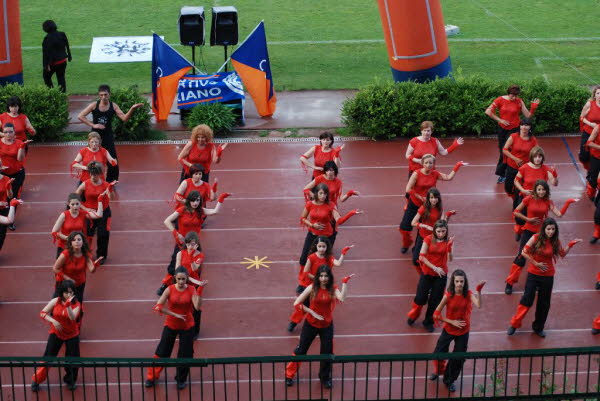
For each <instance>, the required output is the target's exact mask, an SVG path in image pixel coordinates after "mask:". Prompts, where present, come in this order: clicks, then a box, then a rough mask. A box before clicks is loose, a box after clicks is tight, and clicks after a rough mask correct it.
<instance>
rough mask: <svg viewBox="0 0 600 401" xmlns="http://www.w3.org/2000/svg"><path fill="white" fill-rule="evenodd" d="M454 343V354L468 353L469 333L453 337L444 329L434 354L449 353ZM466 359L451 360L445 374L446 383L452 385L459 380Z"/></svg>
mask: <svg viewBox="0 0 600 401" xmlns="http://www.w3.org/2000/svg"><path fill="white" fill-rule="evenodd" d="M452 341H454V349H453V350H452V352H466V351H467V347H468V345H469V332H466V333H465V334H463V335H460V336H453V335H452V334H448V332H447V331H446V330H445V329H442V334H441V335H440V338H439V339H438V342H437V344H436V345H435V350H434V351H433V352H436V353H437V352H448V350H449V349H450V343H451V342H452ZM464 363H465V360H464V359H450V361H449V362H448V366H446V371H445V372H444V383H446V384H447V385H450V384H452V383H454V382H455V381H456V379H458V376H460V372H461V371H462V367H463V364H464Z"/></svg>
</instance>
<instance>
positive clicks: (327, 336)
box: [294, 320, 333, 381]
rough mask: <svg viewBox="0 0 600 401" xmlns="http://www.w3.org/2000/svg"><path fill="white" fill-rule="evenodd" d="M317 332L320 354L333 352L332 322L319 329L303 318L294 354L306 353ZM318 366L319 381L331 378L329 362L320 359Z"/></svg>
mask: <svg viewBox="0 0 600 401" xmlns="http://www.w3.org/2000/svg"><path fill="white" fill-rule="evenodd" d="M317 334H318V335H319V340H320V341H321V351H320V354H321V355H323V354H333V323H331V324H330V325H329V326H327V327H325V328H322V329H319V328H317V327H314V326H313V325H311V324H310V323H308V322H307V321H306V320H305V321H304V325H303V326H302V332H301V333H300V342H299V343H298V346H297V347H296V349H294V355H306V353H307V352H308V349H309V348H310V345H311V344H312V342H313V340H314V339H315V337H317ZM319 366H320V368H319V379H321V381H326V380H331V362H330V361H321V362H320V364H319Z"/></svg>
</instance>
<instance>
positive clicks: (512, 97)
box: [485, 85, 540, 184]
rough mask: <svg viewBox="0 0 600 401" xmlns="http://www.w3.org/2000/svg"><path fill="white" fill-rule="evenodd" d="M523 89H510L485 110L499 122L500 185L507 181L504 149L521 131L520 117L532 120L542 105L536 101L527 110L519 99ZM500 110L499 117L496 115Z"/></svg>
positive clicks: (498, 171) (498, 168) (514, 86)
mask: <svg viewBox="0 0 600 401" xmlns="http://www.w3.org/2000/svg"><path fill="white" fill-rule="evenodd" d="M520 93H521V88H520V87H519V86H518V85H511V86H509V87H508V91H507V94H506V95H504V96H499V97H497V98H496V99H494V101H493V102H492V104H490V106H489V107H488V108H487V109H486V110H485V114H487V115H488V116H489V117H490V118H491V119H492V120H494V121H497V122H498V128H497V131H496V134H497V136H498V149H499V150H500V158H499V159H498V164H497V165H496V175H497V176H498V184H502V183H503V182H504V181H505V179H506V163H505V162H504V153H503V151H502V149H503V148H504V144H505V143H506V140H507V139H508V137H509V135H510V134H512V133H513V132H518V131H519V116H520V115H521V114H523V115H524V116H525V117H526V118H531V117H532V116H533V113H535V110H536V109H537V107H538V106H539V105H540V100H539V99H534V100H533V102H531V108H530V109H529V110H527V107H525V103H524V102H523V100H521V99H520V98H519V94H520ZM496 110H498V112H499V115H496Z"/></svg>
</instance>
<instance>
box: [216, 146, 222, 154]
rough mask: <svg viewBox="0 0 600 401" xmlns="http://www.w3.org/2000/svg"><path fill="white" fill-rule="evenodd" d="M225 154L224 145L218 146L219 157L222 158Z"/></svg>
mask: <svg viewBox="0 0 600 401" xmlns="http://www.w3.org/2000/svg"><path fill="white" fill-rule="evenodd" d="M222 154H223V145H219V146H217V157H221V155H222Z"/></svg>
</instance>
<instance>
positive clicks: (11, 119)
mask: <svg viewBox="0 0 600 401" xmlns="http://www.w3.org/2000/svg"><path fill="white" fill-rule="evenodd" d="M22 108H23V103H22V102H21V99H19V98H18V97H17V96H11V97H9V98H8V100H7V101H6V113H2V114H0V127H3V126H4V124H6V123H11V124H12V125H13V127H14V128H15V136H16V138H17V139H18V140H20V141H22V142H25V141H27V134H29V135H31V136H33V135H35V128H33V125H31V122H30V121H29V118H28V117H27V116H26V115H25V114H23V113H21V109H22Z"/></svg>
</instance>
